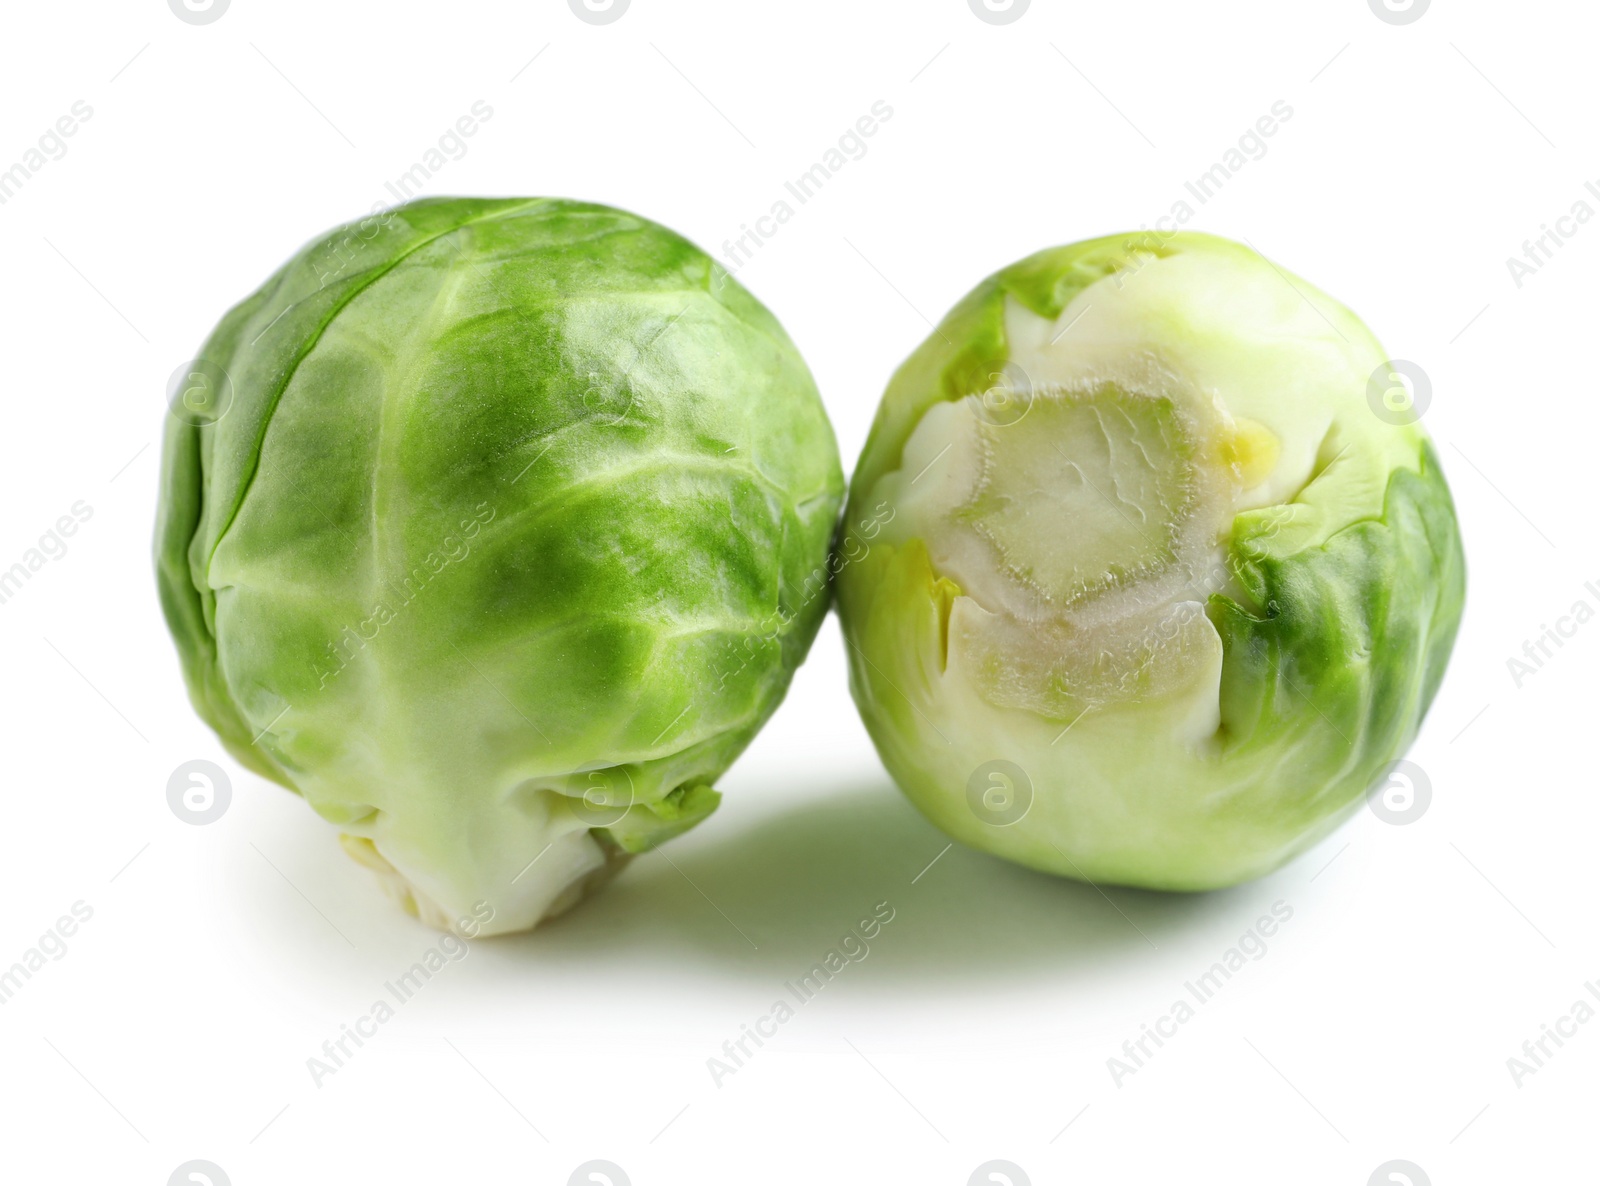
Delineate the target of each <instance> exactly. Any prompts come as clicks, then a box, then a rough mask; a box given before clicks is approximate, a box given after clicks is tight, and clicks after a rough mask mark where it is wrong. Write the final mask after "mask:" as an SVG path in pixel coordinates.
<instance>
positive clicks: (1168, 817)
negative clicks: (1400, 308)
mask: <svg viewBox="0 0 1600 1186" xmlns="http://www.w3.org/2000/svg"><path fill="white" fill-rule="evenodd" d="M1397 365H1398V364H1397ZM1404 394H1405V388H1404V386H1403V385H1401V384H1400V382H1399V380H1398V379H1395V378H1394V377H1393V376H1392V375H1391V367H1390V365H1389V364H1388V362H1387V361H1386V359H1385V356H1384V353H1383V350H1382V348H1381V347H1380V346H1379V345H1378V343H1377V341H1376V340H1375V339H1374V338H1373V336H1372V334H1371V333H1370V332H1369V331H1368V330H1367V329H1366V327H1365V326H1363V325H1362V324H1361V322H1360V321H1359V320H1357V319H1356V317H1355V316H1354V315H1352V314H1351V313H1350V312H1349V311H1348V310H1346V309H1345V308H1343V307H1342V306H1340V305H1338V304H1337V303H1335V302H1334V301H1332V300H1330V299H1329V298H1328V297H1326V296H1324V295H1323V294H1321V293H1319V292H1317V291H1316V290H1315V289H1313V288H1311V287H1310V286H1309V285H1307V284H1305V283H1304V282H1302V281H1299V280H1296V279H1294V278H1293V277H1290V276H1288V275H1286V274H1285V273H1283V272H1281V271H1280V270H1279V269H1277V268H1276V267H1275V266H1274V265H1272V264H1270V263H1268V262H1267V261H1266V260H1264V259H1262V258H1261V257H1260V256H1258V255H1257V254H1256V253H1255V252H1253V251H1250V250H1248V249H1246V248H1244V247H1241V246H1239V245H1238V244H1235V243H1232V242H1229V241H1227V240H1224V239H1218V238H1213V237H1211V236H1207V235H1197V234H1176V235H1170V236H1165V237H1154V236H1150V235H1124V236H1116V237H1111V238H1105V239H1096V240H1092V241H1088V242H1084V243H1078V244H1074V245H1072V246H1069V247H1061V248H1057V249H1054V250H1049V251H1044V252H1041V253H1039V254H1038V255H1034V256H1031V257H1030V258H1028V259H1025V260H1023V261H1021V262H1020V263H1017V264H1013V265H1012V266H1011V267H1009V268H1006V269H1005V270H1003V271H1001V272H999V273H997V274H996V275H994V276H991V277H990V278H989V279H987V280H985V281H984V282H983V283H982V284H980V285H978V287H977V288H976V289H974V290H973V291H972V292H971V293H970V294H969V295H968V296H967V297H966V298H964V299H963V300H962V301H961V303H960V304H958V305H957V306H956V307H955V309H954V310H952V311H951V313H950V314H949V315H948V316H947V317H946V318H945V320H944V322H943V323H942V324H941V325H940V326H939V328H938V330H937V331H936V332H935V333H934V334H933V335H932V336H931V337H930V338H929V339H928V340H927V341H926V342H924V343H923V344H922V346H921V347H920V348H918V350H917V351H916V352H915V353H914V354H913V355H912V356H911V358H910V359H909V360H908V361H907V362H905V363H904V364H903V365H902V366H901V367H900V369H899V370H898V371H897V372H896V374H895V375H894V377H893V379H892V380H891V381H890V383H889V388H888V391H887V393H886V394H885V396H884V399H883V404H882V406H881V407H880V409H879V411H878V416H877V419H876V421H875V423H874V425H873V428H872V433H871V436H870V438H869V439H868V441H867V445H866V448H865V450H864V451H863V453H862V456H861V461H860V464H859V465H858V466H857V468H856V473H855V477H854V480H853V483H852V486H851V497H850V505H849V509H848V511H847V513H846V517H845V519H844V522H843V524H842V525H841V533H840V536H839V540H838V552H837V558H836V561H835V564H836V566H839V575H838V578H837V591H838V598H839V612H840V616H841V618H842V621H843V624H844V631H845V637H846V640H847V643H848V647H849V657H850V661H851V688H852V691H853V692H854V695H855V699H856V704H857V706H858V707H859V708H860V710H861V715H862V717H863V719H864V720H865V721H866V725H867V728H868V731H869V732H870V733H871V734H872V738H873V740H874V742H875V743H876V745H877V747H878V752H879V753H880V754H881V755H882V757H883V761H884V763H885V765H886V766H887V767H888V768H889V771H890V772H891V773H892V774H893V775H894V777H895V779H896V780H897V781H898V782H899V784H900V786H901V788H902V789H903V790H904V791H905V793H906V794H907V795H908V796H909V797H910V798H911V800H912V801H913V802H914V803H915V804H916V805H917V806H918V807H919V808H920V809H921V810H922V811H923V812H924V813H926V814H927V815H928V817H929V818H930V819H932V820H933V822H934V823H936V824H938V825H939V826H940V827H941V828H943V829H944V830H945V831H946V832H948V833H949V834H950V835H951V836H953V837H955V838H957V839H959V840H961V841H964V842H965V843H968V844H971V845H973V846H975V847H977V848H981V849H984V850H987V851H989V852H992V853H996V854H998V855H1000V856H1003V857H1007V858H1009V859H1011V860H1013V861H1017V862H1020V863H1022V864H1024V865H1028V866H1031V867H1033V868H1037V869H1044V870H1048V871H1050V872H1054V873H1059V874H1063V875H1066V876H1070V877H1075V878H1080V879H1085V880H1091V881H1106V882H1115V883H1122V884H1128V885H1137V886H1149V887H1157V888H1163V889H1174V890H1201V889H1207V888H1212V887H1217V886H1225V885H1230V884H1233V883H1236V882H1239V881H1242V880H1245V879H1247V878H1251V877H1255V876H1258V875H1260V874H1263V873H1266V872H1268V871H1269V870H1271V869H1273V868H1275V867H1277V866H1278V865H1280V864H1282V863H1283V862H1284V861H1286V860H1288V859H1289V858H1290V857H1292V856H1294V855H1295V854H1296V853H1298V852H1300V851H1301V850H1303V849H1305V848H1306V847H1308V846H1309V845H1311V844H1312V843H1314V842H1315V841H1316V840H1318V839H1319V838H1320V837H1321V836H1323V835H1325V834H1326V833H1327V832H1329V831H1330V830H1331V829H1332V828H1333V827H1334V826H1335V825H1336V824H1337V823H1338V822H1339V821H1340V820H1341V819H1342V818H1343V817H1345V816H1346V815H1347V814H1348V813H1349V812H1350V811H1351V810H1353V809H1354V807H1355V805H1356V804H1357V803H1358V802H1359V801H1360V799H1361V796H1362V793H1363V791H1365V790H1366V789H1367V788H1368V787H1369V786H1370V785H1372V784H1373V783H1374V782H1375V781H1376V780H1377V779H1378V777H1380V776H1381V775H1382V773H1383V772H1384V769H1385V767H1386V765H1387V764H1389V763H1391V762H1392V761H1394V760H1395V759H1396V758H1397V757H1398V756H1399V755H1400V754H1401V753H1402V752H1403V751H1404V750H1405V748H1406V746H1407V745H1408V744H1409V743H1410V741H1411V739H1412V737H1413V736H1414V735H1415V733H1416V730H1417V726H1418V724H1419V722H1420V720H1421V718H1422V715H1423V713H1424V712H1425V711H1426V709H1427V707H1428V704H1429V702H1430V701H1431V700H1432V699H1433V695H1434V692H1435V691H1436V690H1437V688H1438V686H1439V681H1440V679H1441V677H1442V675H1443V673H1444V668H1445V664H1446V661H1447V660H1448V658H1449V654H1450V648H1451V645H1452V643H1453V642H1454V639H1455V634H1456V627H1457V624H1458V622H1459V619H1460V615H1461V608H1462V600H1463V597H1464V589H1465V570H1464V564H1463V557H1462V550H1461V540H1460V537H1459V534H1458V532H1457V528H1456V521H1455V512H1454V509H1453V506H1452V504H1451V500H1450V493H1449V490H1448V488H1447V487H1446V485H1445V481H1444V477H1443V475H1442V474H1441V472H1440V469H1439V461H1438V458H1437V456H1436V455H1435V453H1434V450H1433V448H1432V446H1431V444H1430V442H1429V440H1428V438H1427V436H1426V435H1425V433H1424V432H1423V430H1422V429H1421V427H1420V426H1419V425H1418V424H1417V423H1416V419H1417V417H1416V415H1415V413H1414V412H1409V411H1407V409H1406V407H1405V403H1404V400H1403V398H1399V397H1403V396H1404Z"/></svg>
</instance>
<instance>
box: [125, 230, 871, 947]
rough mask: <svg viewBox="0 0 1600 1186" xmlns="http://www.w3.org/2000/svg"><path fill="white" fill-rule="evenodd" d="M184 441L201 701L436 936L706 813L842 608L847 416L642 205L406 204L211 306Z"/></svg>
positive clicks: (220, 728) (190, 383)
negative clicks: (832, 593)
mask: <svg viewBox="0 0 1600 1186" xmlns="http://www.w3.org/2000/svg"><path fill="white" fill-rule="evenodd" d="M183 386H184V399H183V402H182V403H180V404H177V405H175V407H174V415H173V416H172V418H171V420H170V423H169V426H168V430H167V435H166V447H165V458H164V461H163V470H162V489H161V509H160V517H159V522H158V524H157V531H156V559H157V571H158V578H159V583H160V590H161V600H162V605H163V607H164V609H165V612H166V617H167V621H168V624H169V626H170V628H171V630H172V634H173V637H174V638H175V639H176V641H177V644H178V650H179V653H180V656H181V658H182V662H183V670H184V675H185V677H186V679H187V682H188V685H189V690H190V694H191V697H192V699H193V701H194V704H195V707H196V708H197V709H198V710H199V712H200V714H201V716H202V717H204V718H205V720H206V721H207V722H208V723H209V724H210V725H211V726H212V728H214V729H215V730H216V731H217V733H218V734H219V735H220V736H221V738H222V741H223V743H224V744H225V745H226V746H227V747H228V749H229V750H230V751H231V752H232V753H233V754H234V756H236V757H237V758H238V759H239V760H240V761H241V762H243V763H244V764H245V765H247V766H249V767H250V768H251V769H253V770H256V771H258V772H260V773H261V774H264V775H266V776H267V777H268V778H272V779H275V780H277V781H278V782H281V783H283V784H284V785H285V786H287V787H290V788H291V789H293V790H295V791H298V792H299V793H300V794H301V795H303V796H304V797H305V798H306V800H307V802H309V803H310V804H311V806H312V807H313V808H315V809H316V811H317V812H318V813H319V814H321V815H322V816H323V817H324V818H326V819H328V820H330V821H332V822H333V823H335V824H337V825H338V826H339V828H340V830H341V831H342V833H343V836H344V843H345V846H346V848H347V849H348V850H349V851H350V852H351V854H352V855H354V856H356V858H357V859H359V860H361V861H362V862H363V863H364V864H367V865H369V866H371V867H372V868H374V869H376V870H377V871H378V872H379V873H380V875H381V876H382V878H383V879H384V880H385V882H386V884H387V886H388V888H389V889H390V890H391V891H392V892H393V893H394V894H395V895H396V896H397V897H398V898H399V899H400V901H401V902H402V904H403V905H404V906H406V907H407V908H408V909H409V910H411V911H412V912H413V913H415V914H418V915H420V916H421V917H422V918H423V919H424V920H425V921H427V922H429V923H431V924H433V925H435V926H439V927H451V926H468V925H470V926H471V927H472V928H473V929H474V930H475V931H476V932H477V933H499V932H507V931H516V930H521V929H525V928H528V927H532V926H533V925H535V924H536V923H538V922H539V921H540V920H541V919H543V918H546V917H549V916H550V915H553V914H555V913H557V912H559V911H561V910H562V909H564V908H566V907H568V906H570V905H571V904H572V903H574V902H575V901H577V900H578V898H580V897H581V896H582V895H583V894H584V892H585V891H586V890H588V889H589V888H590V887H592V886H594V885H595V884H597V883H598V882H600V881H602V880H604V879H605V878H606V877H607V876H608V875H609V874H610V873H612V872H614V871H615V870H616V869H617V868H618V866H619V865H620V864H621V863H622V862H623V861H624V860H625V859H626V858H627V857H628V856H629V855H630V854H633V853H638V852H641V851H644V850H645V849H648V848H650V847H652V846H654V845H656V844H659V843H661V842H662V841H663V840H666V839H668V838H669V837H671V836H674V835H677V834H678V833H680V832H683V831H685V830H686V829H688V828H690V827H692V826H693V825H695V824H696V823H698V822H699V821H700V820H702V819H704V818H705V817H706V816H707V815H708V814H709V813H710V812H711V811H712V810H713V809H714V808H715V807H716V805H717V802H718V798H719V796H718V793H717V792H716V791H715V790H714V789H713V783H714V782H715V780H716V779H717V778H718V777H719V776H720V775H721V774H722V772H723V771H724V770H726V769H727V768H728V766H729V764H730V763H731V762H732V761H733V760H734V758H735V757H736V756H737V755H738V754H739V752H740V751H741V750H742V749H743V748H744V747H745V745H746V744H748V743H749V741H750V739H751V738H752V737H753V736H754V735H755V733H756V731H757V730H758V729H759V728H760V727H761V725H762V724H763V723H764V722H765V721H766V719H767V718H768V716H770V715H771V713H772V712H773V710H774V709H775V708H776V707H777V705H778V703H779V701H780V700H782V698H783V695H784V692H785V691H786V689H787V688H788V684H789V679H790V677H791V676H792V675H793V673H794V670H795V668H796V667H797V666H798V665H799V664H800V662H801V661H802V660H803V659H804V657H805V654H806V650H807V648H808V647H809V646H810V644H811V640H812V638H813V636H814V635H815V633H816V630H817V627H818V625H819V623H820V622H821V619H822V617H823V615H824V613H825V612H826V608H827V597H828V588H827V558H828V543H829V538H830V536H831V533H832V530H833V526H834V523H835V520H836V517H837V513H838V508H839V503H840V501H841V499H842V497H843V480H842V477H841V473H840V468H839V460H838V452H837V448H836V446H835V443H834V438H833V433H832V429H831V428H830V426H829V424H828V420H827V417H826V415H825V414H824V412H823V408H822V404H821V401H820V400H819V399H818V396H817V391H816V387H815V385H814V383H813V381H812V378H811V375H810V373H809V371H808V370H807V369H806V366H805V363H804V362H803V361H802V359H801V357H800V355H799V353H798V352H797V351H796V349H795V347H794V344H793V343H792V342H791V341H790V340H789V338H788V336H787V335H786V334H785V333H784V331H783V329H782V327H781V326H779V324H778V322H777V321H776V320H775V319H774V318H773V317H772V315H771V314H770V313H769V312H768V311H767V310H766V309H765V308H764V307H763V306H762V305H761V304H759V303H758V302H757V301H756V300H755V299H754V298H753V297H752V296H750V294H749V293H747V292H746V291H745V290H744V289H743V288H742V287H740V286H739V285H738V284H737V283H735V282H734V281H733V280H732V279H731V278H730V277H729V276H728V275H727V273H726V272H724V271H722V270H721V269H720V268H718V267H716V266H715V265H714V264H713V263H712V261H711V259H710V258H709V257H708V256H706V255H705V254H704V253H703V252H701V251H700V250H699V249H698V248H696V247H695V246H693V245H692V244H690V243H688V242H687V241H685V240H684V239H682V238H681V237H679V236H678V235H676V234H674V233H673V232H671V231H669V230H667V229H665V228H663V227H661V226H657V225H656V224H654V223H652V222H649V221H647V220H646V219H643V218H639V217H637V216H635V215H631V214H627V213H624V212H622V211H619V210H613V209H609V208H607V207H604V206H597V205H590V204H586V203H580V202H572V201H565V200H558V199H548V198H537V199H529V200H504V201H489V200H477V199H442V200H428V201H420V202H415V203H412V204H410V205H407V206H403V207H400V208H398V209H395V210H392V211H388V212H386V213H383V214H380V215H376V216H374V217H372V218H369V219H366V220H363V221H361V222H358V223H352V224H350V225H348V226H346V227H342V228H339V229H338V230H335V231H334V232H332V233H331V234H330V235H328V236H326V237H324V238H323V239H319V240H317V241H316V242H314V243H312V244H310V245H309V246H307V247H306V248H305V249H303V250H302V251H301V252H300V253H299V254H298V255H297V256H295V257H294V258H293V259H292V260H290V261H289V262H288V263H287V264H286V265H284V267H283V268H281V269H280V270H279V271H278V273H277V274H276V275H275V276H273V277H272V278H271V279H270V280H268V281H267V283H266V284H265V285H264V286H263V287H262V288H261V289H260V291H258V292H257V293H256V294H255V295H254V296H251V297H250V298H248V299H247V300H245V301H244V302H243V303H242V304H240V305H238V306H237V307H236V308H234V309H233V310H232V311H231V312H229V313H228V314H227V316H225V317H224V318H223V319H222V322H221V324H220V325H219V326H218V327H217V329H216V330H215V331H214V332H213V334H212V335H211V338H210V340H209V341H208V342H207V343H206V345H205V347H204V350H203V351H202V358H201V359H200V360H197V362H196V363H195V364H193V365H192V366H191V367H190V368H189V370H188V372H187V377H186V379H185V380H184V384H183Z"/></svg>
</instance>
